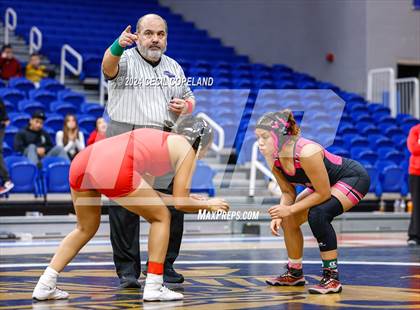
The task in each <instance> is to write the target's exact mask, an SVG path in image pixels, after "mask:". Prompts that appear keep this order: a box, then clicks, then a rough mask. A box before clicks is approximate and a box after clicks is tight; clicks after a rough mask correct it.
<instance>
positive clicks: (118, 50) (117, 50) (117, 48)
mask: <svg viewBox="0 0 420 310" xmlns="http://www.w3.org/2000/svg"><path fill="white" fill-rule="evenodd" d="M118 39H119V38H118ZM118 39H116V40H115V41H114V43H112V45H111V48H110V49H109V51H110V52H111V54H112V55H114V56H117V57H119V56H121V55H122V54H123V53H124V48H123V47H122V46H121V45H120V43H118Z"/></svg>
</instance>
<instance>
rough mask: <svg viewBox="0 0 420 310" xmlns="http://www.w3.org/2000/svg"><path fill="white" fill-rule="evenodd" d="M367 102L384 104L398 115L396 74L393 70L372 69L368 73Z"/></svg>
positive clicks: (392, 112)
mask: <svg viewBox="0 0 420 310" xmlns="http://www.w3.org/2000/svg"><path fill="white" fill-rule="evenodd" d="M367 100H368V101H370V102H376V103H382V104H384V105H385V106H388V107H389V108H390V110H391V115H392V116H393V117H395V116H396V115H397V104H396V91H395V73H394V69H392V68H380V69H372V70H369V72H368V81H367Z"/></svg>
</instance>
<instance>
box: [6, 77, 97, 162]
mask: <svg viewBox="0 0 420 310" xmlns="http://www.w3.org/2000/svg"><path fill="white" fill-rule="evenodd" d="M0 87H1V85H0ZM0 97H1V98H2V99H3V102H4V104H5V107H6V110H7V112H8V115H9V118H10V125H9V126H8V127H6V131H5V139H4V144H3V148H4V154H5V156H8V155H11V154H13V140H14V136H15V134H16V133H17V132H18V131H19V129H20V128H24V127H26V126H27V124H28V121H29V119H30V117H31V114H32V113H33V112H35V111H37V110H42V111H44V112H45V115H46V117H47V119H46V120H45V122H44V130H45V131H46V132H48V133H49V134H50V136H51V138H52V141H55V134H56V132H57V131H58V130H62V128H63V123H64V117H65V116H66V115H67V114H74V115H76V117H77V118H78V123H79V127H80V130H81V132H82V133H83V134H84V136H85V139H87V138H88V136H89V134H90V133H91V132H92V130H94V129H95V125H96V119H97V118H98V117H102V116H103V114H104V108H103V107H102V106H101V105H99V104H97V103H87V102H85V98H84V96H83V95H81V94H79V93H76V92H73V91H71V90H68V89H66V88H65V87H64V86H63V85H61V84H60V83H59V82H58V81H56V80H53V79H43V80H42V81H41V83H40V88H38V89H35V86H34V85H33V83H32V82H30V81H28V80H27V79H25V78H14V79H11V80H10V82H9V86H8V87H6V88H0Z"/></svg>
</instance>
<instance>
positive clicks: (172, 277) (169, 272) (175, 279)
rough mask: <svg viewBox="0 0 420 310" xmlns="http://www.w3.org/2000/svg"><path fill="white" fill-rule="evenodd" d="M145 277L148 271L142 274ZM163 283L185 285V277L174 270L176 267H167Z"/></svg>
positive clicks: (164, 271) (145, 270)
mask: <svg viewBox="0 0 420 310" xmlns="http://www.w3.org/2000/svg"><path fill="white" fill-rule="evenodd" d="M141 273H142V274H143V275H144V276H147V269H144V270H143V271H142V272H141ZM163 282H166V283H183V282H184V276H183V275H182V274H180V273H178V272H176V271H175V270H174V267H172V266H171V267H165V269H164V270H163Z"/></svg>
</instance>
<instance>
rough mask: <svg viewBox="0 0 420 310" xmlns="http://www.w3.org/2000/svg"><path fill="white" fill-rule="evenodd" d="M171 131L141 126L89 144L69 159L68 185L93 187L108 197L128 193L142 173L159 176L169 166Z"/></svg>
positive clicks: (138, 182) (89, 188)
mask: <svg viewBox="0 0 420 310" xmlns="http://www.w3.org/2000/svg"><path fill="white" fill-rule="evenodd" d="M170 135H173V133H169V132H164V131H161V130H157V129H151V128H140V129H136V130H134V131H131V132H127V133H124V134H121V135H118V136H115V137H111V138H108V139H105V140H101V141H98V142H97V143H95V144H92V145H90V146H88V147H87V148H86V149H84V150H83V151H82V152H80V153H79V154H78V155H77V156H76V157H75V158H74V159H73V161H72V164H71V167H70V187H71V188H72V189H73V190H76V191H86V190H92V189H95V190H97V191H98V192H100V193H101V194H103V195H105V196H107V197H121V196H126V195H128V194H129V193H130V192H132V191H133V190H135V189H136V188H137V187H138V186H139V185H140V181H141V175H142V174H145V173H148V174H150V175H153V176H162V175H164V174H167V173H168V172H170V171H171V170H172V165H171V162H170V157H169V151H168V145H167V139H168V136H170ZM104 171H106V173H104Z"/></svg>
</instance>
